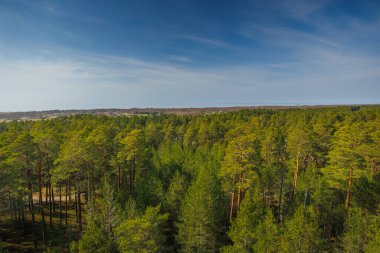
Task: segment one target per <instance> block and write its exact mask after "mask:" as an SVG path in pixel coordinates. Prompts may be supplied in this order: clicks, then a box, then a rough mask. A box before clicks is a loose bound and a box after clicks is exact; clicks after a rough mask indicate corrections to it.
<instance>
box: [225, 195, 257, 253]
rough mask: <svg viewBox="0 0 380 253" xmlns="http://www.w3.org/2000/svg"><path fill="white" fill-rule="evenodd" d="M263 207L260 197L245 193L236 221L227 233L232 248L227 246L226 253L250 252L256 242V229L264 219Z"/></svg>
mask: <svg viewBox="0 0 380 253" xmlns="http://www.w3.org/2000/svg"><path fill="white" fill-rule="evenodd" d="M264 211H265V206H264V205H263V202H262V199H261V196H260V195H259V194H258V193H256V194H253V193H252V192H251V191H249V192H247V194H246V196H245V197H244V200H243V202H242V203H241V206H240V210H239V212H238V214H237V217H236V219H235V220H234V222H233V223H232V226H231V228H230V230H229V232H228V236H229V237H230V239H231V240H232V241H233V246H228V247H226V249H225V250H224V251H226V252H251V247H252V245H253V244H254V243H255V241H256V239H257V238H256V229H257V226H258V224H259V223H260V221H261V220H262V219H263V217H264V213H265V212H264Z"/></svg>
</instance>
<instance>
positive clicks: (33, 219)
mask: <svg viewBox="0 0 380 253" xmlns="http://www.w3.org/2000/svg"><path fill="white" fill-rule="evenodd" d="M29 178H31V176H30V175H29ZM29 191H30V192H29V203H30V209H31V213H32V236H33V242H34V252H36V250H37V237H36V231H35V222H36V219H35V215H34V202H33V183H32V182H29Z"/></svg>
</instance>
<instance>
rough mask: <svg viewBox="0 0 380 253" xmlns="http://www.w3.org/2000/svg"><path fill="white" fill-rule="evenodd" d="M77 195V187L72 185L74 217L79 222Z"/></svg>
mask: <svg viewBox="0 0 380 253" xmlns="http://www.w3.org/2000/svg"><path fill="white" fill-rule="evenodd" d="M77 195H78V188H77V186H76V185H75V187H74V206H75V218H76V220H77V222H79V219H78V198H77Z"/></svg>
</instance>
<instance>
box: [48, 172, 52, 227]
mask: <svg viewBox="0 0 380 253" xmlns="http://www.w3.org/2000/svg"><path fill="white" fill-rule="evenodd" d="M48 185H49V200H50V201H49V225H50V228H53V206H52V198H51V184H50V179H49V182H48Z"/></svg>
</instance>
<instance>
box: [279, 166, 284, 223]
mask: <svg viewBox="0 0 380 253" xmlns="http://www.w3.org/2000/svg"><path fill="white" fill-rule="evenodd" d="M283 184H284V168H283V166H281V178H280V194H279V200H278V222H279V223H282V191H283Z"/></svg>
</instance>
